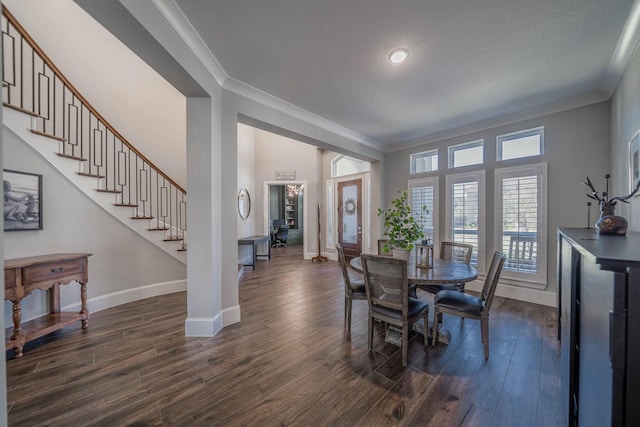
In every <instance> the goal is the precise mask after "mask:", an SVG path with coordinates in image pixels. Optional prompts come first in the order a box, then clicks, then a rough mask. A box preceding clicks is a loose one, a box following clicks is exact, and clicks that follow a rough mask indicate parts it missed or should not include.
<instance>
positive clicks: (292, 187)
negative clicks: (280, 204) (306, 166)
mask: <svg viewBox="0 0 640 427" xmlns="http://www.w3.org/2000/svg"><path fill="white" fill-rule="evenodd" d="M303 191H304V184H300V185H298V184H288V185H287V193H289V197H294V196H297V195H298V194H300V193H302V192H303Z"/></svg>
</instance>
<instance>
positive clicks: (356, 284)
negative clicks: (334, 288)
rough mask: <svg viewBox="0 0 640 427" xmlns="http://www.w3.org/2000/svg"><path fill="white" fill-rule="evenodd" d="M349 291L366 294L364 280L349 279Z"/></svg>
mask: <svg viewBox="0 0 640 427" xmlns="http://www.w3.org/2000/svg"><path fill="white" fill-rule="evenodd" d="M350 282H351V283H350V285H351V292H353V293H354V294H362V295H365V296H366V295H367V291H365V289H364V280H357V279H356V280H351V281H350Z"/></svg>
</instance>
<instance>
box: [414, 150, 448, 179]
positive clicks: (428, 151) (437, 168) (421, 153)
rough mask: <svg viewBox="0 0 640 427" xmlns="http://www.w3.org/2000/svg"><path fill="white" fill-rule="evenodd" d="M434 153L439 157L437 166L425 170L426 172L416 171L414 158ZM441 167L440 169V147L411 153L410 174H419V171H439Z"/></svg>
mask: <svg viewBox="0 0 640 427" xmlns="http://www.w3.org/2000/svg"><path fill="white" fill-rule="evenodd" d="M434 155H435V156H436V158H437V159H438V160H437V161H436V168H435V169H434V170H430V171H424V172H416V168H415V162H414V160H415V159H416V158H422V157H432V156H434ZM439 169H440V156H439V155H438V149H437V148H436V149H434V150H426V151H421V152H419V153H413V154H410V155H409V175H415V174H418V173H430V172H437V171H438V170H439Z"/></svg>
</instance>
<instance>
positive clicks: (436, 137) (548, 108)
mask: <svg viewBox="0 0 640 427" xmlns="http://www.w3.org/2000/svg"><path fill="white" fill-rule="evenodd" d="M609 99H610V96H609V95H607V94H605V93H603V92H600V91H594V92H591V93H589V94H586V95H580V96H577V97H574V98H571V99H565V100H562V101H558V102H556V103H553V104H547V105H544V106H542V107H538V108H533V109H529V110H526V111H522V112H519V113H515V114H509V115H505V116H500V117H497V118H495V119H490V120H486V121H483V122H478V123H473V124H470V125H468V126H463V127H460V128H457V129H453V130H450V131H444V132H439V133H436V134H433V135H429V136H426V137H423V138H418V139H414V140H411V141H407V142H402V143H398V144H393V145H391V146H389V147H388V149H387V151H385V152H386V153H393V152H396V151H401V150H406V149H410V148H415V147H419V146H422V145H426V144H433V143H435V142H439V141H444V140H446V139H451V138H457V137H460V136H464V135H469V134H471V133H476V132H482V131H485V130H488V129H493V128H496V127H499V126H505V125H509V124H511V123H516V122H521V121H524V120H530V119H535V118H537V117H542V116H547V115H549V114H555V113H560V112H562V111H567V110H572V109H574V108H579V107H584V106H587V105H591V104H595V103H598V102H602V101H607V100H609Z"/></svg>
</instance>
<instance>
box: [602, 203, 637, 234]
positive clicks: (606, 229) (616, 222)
mask: <svg viewBox="0 0 640 427" xmlns="http://www.w3.org/2000/svg"><path fill="white" fill-rule="evenodd" d="M613 212H614V207H613V206H612V205H610V204H609V203H601V205H600V218H598V221H596V232H597V233H598V234H613V235H616V236H624V235H626V234H627V227H628V225H629V223H628V222H627V220H626V219H625V218H623V217H621V216H618V215H614V214H613Z"/></svg>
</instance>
